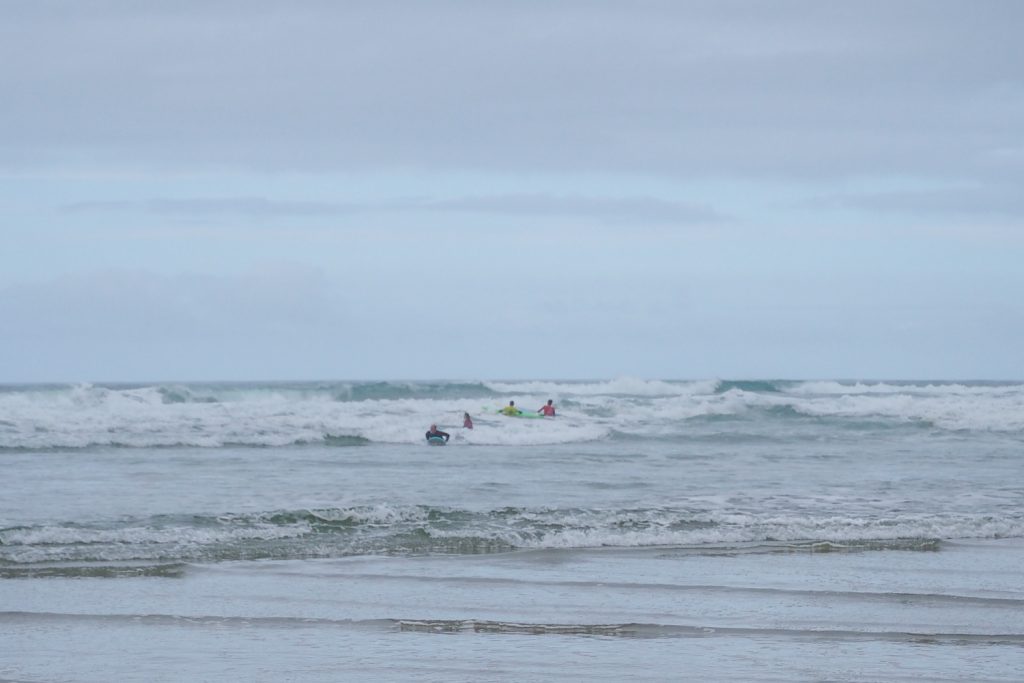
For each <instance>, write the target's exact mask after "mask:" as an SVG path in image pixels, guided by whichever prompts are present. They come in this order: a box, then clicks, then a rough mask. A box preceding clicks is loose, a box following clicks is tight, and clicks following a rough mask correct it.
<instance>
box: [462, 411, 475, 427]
mask: <svg viewBox="0 0 1024 683" xmlns="http://www.w3.org/2000/svg"><path fill="white" fill-rule="evenodd" d="M462 428H463V429H472V428H473V418H471V417H470V416H469V413H463V414H462Z"/></svg>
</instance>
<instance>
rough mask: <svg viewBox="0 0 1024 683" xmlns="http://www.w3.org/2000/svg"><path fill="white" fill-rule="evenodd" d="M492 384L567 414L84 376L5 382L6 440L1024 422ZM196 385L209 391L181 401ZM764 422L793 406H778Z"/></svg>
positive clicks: (917, 407)
mask: <svg viewBox="0 0 1024 683" xmlns="http://www.w3.org/2000/svg"><path fill="white" fill-rule="evenodd" d="M491 386H492V388H494V389H500V390H501V391H503V392H509V393H507V394H506V395H512V396H515V400H516V403H517V404H518V405H519V406H521V407H522V408H523V409H524V410H527V411H530V410H534V409H536V408H539V407H540V406H541V405H543V404H544V403H545V402H546V400H547V399H548V398H549V397H550V398H555V400H556V406H557V408H558V417H557V418H556V419H554V420H527V419H516V418H507V417H504V416H500V415H497V414H496V411H497V409H498V408H499V406H500V405H501V404H502V403H504V400H501V399H491V400H486V399H485V400H481V399H480V398H478V397H467V398H450V397H445V398H439V397H432V396H431V395H430V393H429V392H426V393H425V395H424V396H422V397H415V398H412V397H409V398H399V399H376V400H362V401H350V400H341V401H339V400H333V399H332V391H323V390H322V389H318V388H313V387H311V388H310V389H309V390H303V389H302V388H301V387H299V388H297V389H289V390H284V389H281V388H279V387H275V386H273V385H271V386H268V387H265V388H259V387H242V388H238V389H237V390H236V389H232V388H230V387H229V388H227V389H225V388H218V389H217V390H216V393H217V398H218V401H217V402H211V401H208V400H202V399H206V393H209V392H208V391H207V388H206V387H201V386H200V387H169V388H168V387H141V388H128V389H123V388H122V389H116V388H106V387H97V386H92V385H79V386H74V387H66V388H57V389H53V388H49V389H40V388H32V389H26V390H8V391H2V392H0V415H2V416H3V418H2V420H0V448H27V449H46V448H82V447H87V446H93V445H101V446H103V445H108V446H113V445H122V446H132V447H159V446H195V447H218V446H224V445H228V444H245V445H253V446H287V445H291V444H299V443H318V442H323V441H324V440H325V439H328V438H329V437H357V438H360V439H366V440H368V441H372V442H384V443H405V444H419V443H422V442H423V437H424V433H425V432H426V430H427V428H428V427H429V426H430V424H431V423H437V424H438V425H439V426H440V427H441V428H442V429H443V430H445V431H448V432H450V433H451V434H452V441H451V445H453V446H459V445H474V444H475V445H544V444H562V443H578V442H587V441H594V440H600V439H606V438H608V437H609V436H610V435H611V434H613V433H616V432H617V433H625V434H631V435H637V436H652V437H657V436H662V435H667V434H685V433H686V432H687V431H688V430H689V429H690V428H691V427H690V425H689V421H691V420H693V419H695V418H701V417H708V416H730V415H736V416H744V415H747V414H750V413H752V412H753V411H764V410H766V409H775V408H790V409H791V410H793V411H795V412H797V413H800V414H803V415H808V416H814V417H834V418H838V419H845V418H853V419H862V418H863V419H881V420H887V421H892V422H895V423H900V422H907V423H912V422H917V423H924V424H927V425H933V426H935V427H938V428H941V429H949V430H994V431H1008V432H1019V431H1024V386H1022V385H961V384H941V385H903V384H852V385H851V384H842V383H839V382H815V383H809V382H807V383H801V384H799V385H797V386H796V387H795V388H793V389H792V390H791V391H785V392H783V391H771V392H759V391H751V390H744V389H740V388H731V389H729V390H728V391H724V392H721V393H718V392H716V391H715V389H716V388H717V387H718V386H719V384H718V382H717V381H714V380H709V381H707V382H685V383H676V382H658V381H648V380H634V379H619V380H613V381H611V382H598V383H551V382H522V383H516V384H512V383H493V384H492V385H491ZM211 391H212V390H211ZM204 392H206V393H204ZM626 392H632V393H626ZM168 393H174V394H175V397H172V399H171V400H172V402H165V397H166V395H167V394H168ZM185 393H190V394H191V396H192V397H193V398H195V397H200V399H201V400H199V401H189V400H185V401H179V402H173V401H174V399H175V398H176V397H177V396H183V395H184V394H185ZM228 399H230V400H228ZM463 412H469V413H470V414H471V415H472V416H473V419H474V422H475V426H476V428H475V429H473V430H464V429H462V415H463ZM754 414H756V413H754ZM761 419H763V420H766V421H772V420H782V419H785V416H784V415H771V414H768V415H763V416H761Z"/></svg>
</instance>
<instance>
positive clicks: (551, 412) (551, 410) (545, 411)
mask: <svg viewBox="0 0 1024 683" xmlns="http://www.w3.org/2000/svg"><path fill="white" fill-rule="evenodd" d="M537 412H538V413H540V414H542V415H543V416H544V417H554V416H555V407H554V406H553V405H551V399H550V398H549V399H548V404H547V405H546V406H541V407H540V408H539V409H538V410H537Z"/></svg>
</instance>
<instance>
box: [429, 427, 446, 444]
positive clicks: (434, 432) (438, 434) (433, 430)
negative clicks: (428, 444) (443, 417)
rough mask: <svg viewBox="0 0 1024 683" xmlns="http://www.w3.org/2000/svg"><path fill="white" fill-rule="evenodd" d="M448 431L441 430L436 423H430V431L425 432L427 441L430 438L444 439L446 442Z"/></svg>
mask: <svg viewBox="0 0 1024 683" xmlns="http://www.w3.org/2000/svg"><path fill="white" fill-rule="evenodd" d="M449 436H450V435H449V434H448V432H442V431H441V430H440V429H438V428H437V425H430V431H428V432H427V441H430V440H431V439H444V442H445V443H448V437H449Z"/></svg>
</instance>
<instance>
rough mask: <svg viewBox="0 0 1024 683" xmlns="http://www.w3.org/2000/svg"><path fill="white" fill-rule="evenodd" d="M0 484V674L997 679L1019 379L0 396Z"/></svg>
mask: <svg viewBox="0 0 1024 683" xmlns="http://www.w3.org/2000/svg"><path fill="white" fill-rule="evenodd" d="M549 399H550V400H553V402H554V404H555V406H556V408H557V411H558V412H557V417H555V418H554V419H548V418H544V419H540V418H538V419H522V418H511V417H505V416H502V415H499V414H498V413H497V411H498V409H499V408H500V407H502V406H504V405H507V404H508V402H509V401H513V400H514V401H515V402H516V405H517V406H519V407H521V408H522V409H524V410H527V411H536V410H538V409H539V408H540V406H541V405H543V404H545V403H546V402H547V401H548V400H549ZM467 412H468V413H469V414H470V415H471V417H472V419H473V422H474V428H473V429H471V430H470V429H465V428H463V426H462V424H463V415H464V413H467ZM433 423H436V424H438V425H439V427H440V428H441V429H443V430H445V431H448V432H449V433H450V434H451V439H450V441H449V444H448V445H447V446H445V447H441V448H438V447H430V446H428V445H427V443H426V441H425V438H424V433H425V431H426V429H427V428H428V427H429V426H430V425H431V424H433ZM0 474H2V475H3V476H2V482H0V490H2V495H0V680H18V681H49V680H69V681H101V680H139V681H143V680H145V681H160V680H165V681H178V680H216V679H232V680H275V681H276V680H315V681H320V680H323V681H329V680H330V681H333V680H442V679H443V680H447V681H451V680H456V681H459V680H466V681H470V680H472V681H479V680H622V679H629V678H633V679H642V680H666V681H668V680H680V679H693V680H734V681H747V680H773V681H801V680H809V679H811V680H839V681H865V680H879V681H882V680H884V681H891V680H922V679H924V680H950V681H952V680H992V681H1016V680H1021V679H1022V678H1024V617H1022V616H1021V615H1022V614H1024V588H1022V586H1024V584H1022V582H1021V571H1020V567H1021V566H1022V563H1024V476H1022V475H1024V383H1021V382H1013V381H1007V382H962V381H958V382H951V381H934V380H926V381H882V380H820V381H793V380H744V381H737V380H719V379H708V380H695V381H669V380H649V379H638V378H618V379H613V380H595V381H587V382H581V381H573V382H570V381H556V380H536V381H506V380H481V381H440V380H439V381H417V382H411V381H410V382H401V381H379V382H345V381H322V382H248V383H187V382H158V383H138V384H99V383H97V384H74V385H6V386H0Z"/></svg>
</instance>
